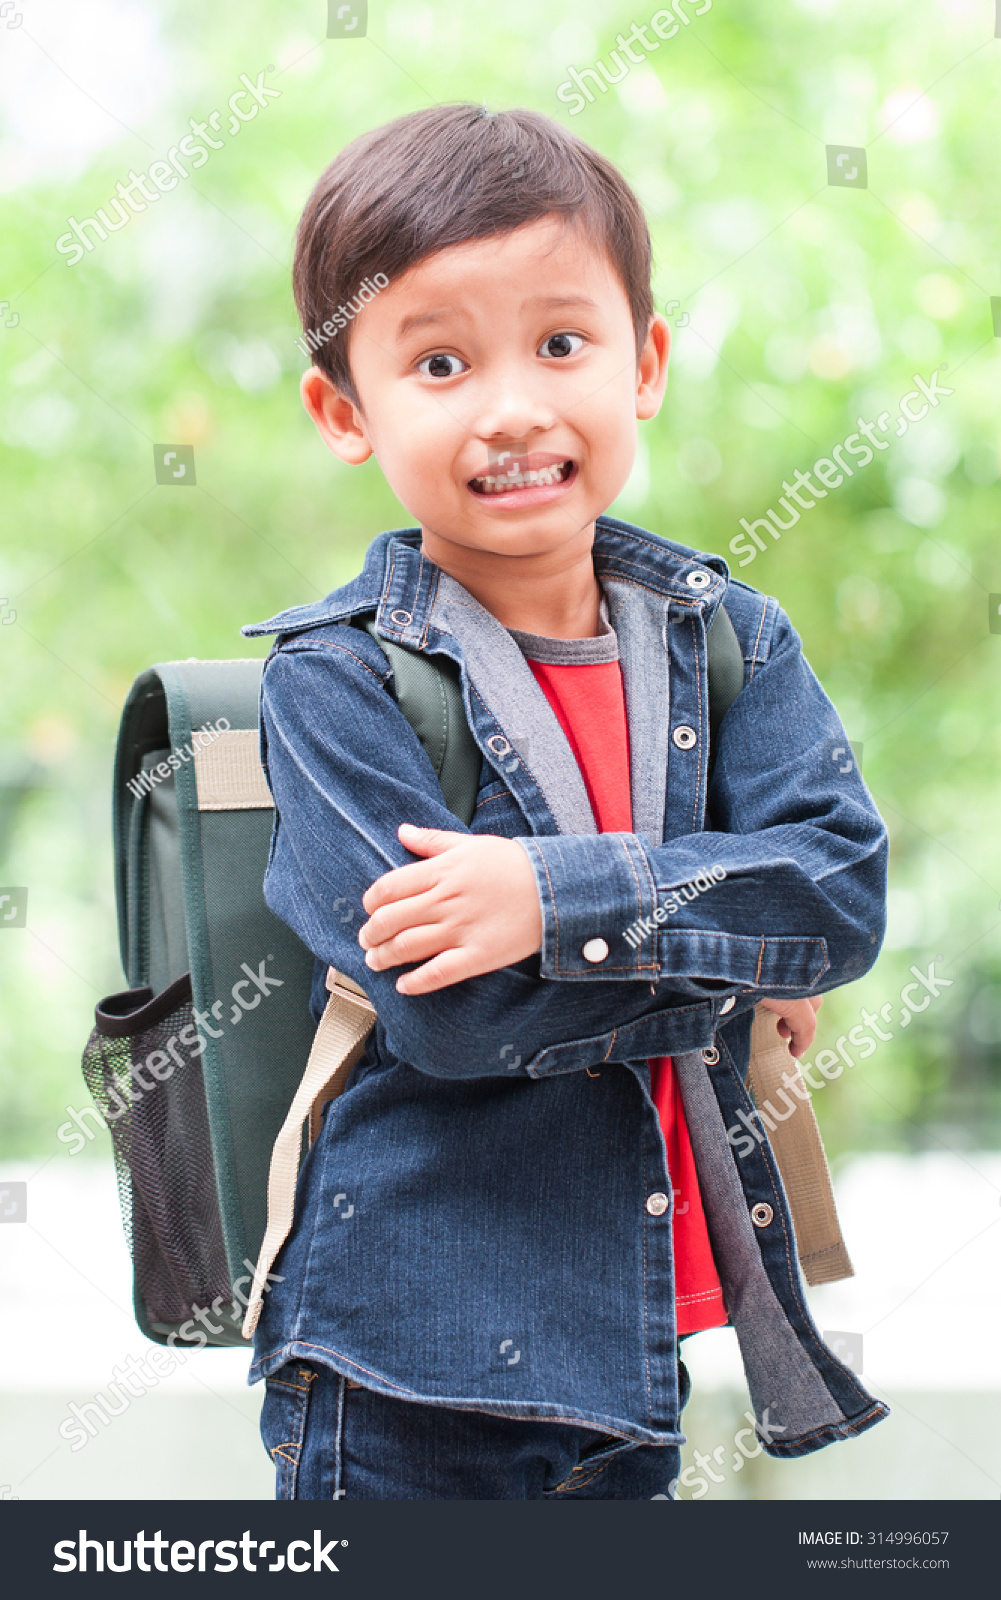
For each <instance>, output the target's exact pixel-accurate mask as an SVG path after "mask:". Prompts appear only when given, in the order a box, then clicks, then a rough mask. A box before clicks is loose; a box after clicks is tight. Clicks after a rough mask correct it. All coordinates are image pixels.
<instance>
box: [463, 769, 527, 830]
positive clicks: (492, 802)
mask: <svg viewBox="0 0 1001 1600" xmlns="http://www.w3.org/2000/svg"><path fill="white" fill-rule="evenodd" d="M469 827H470V830H471V832H473V833H497V834H500V835H501V836H502V837H503V838H505V839H518V838H524V837H525V835H526V834H528V833H531V831H532V830H531V828H530V827H529V825H528V822H527V821H526V819H525V814H524V812H523V811H521V810H520V809H519V807H518V805H517V804H516V802H515V799H514V796H513V795H512V794H511V791H510V789H509V788H508V787H507V785H506V784H505V783H502V782H501V781H500V779H499V778H492V779H491V780H490V782H489V783H485V784H482V785H481V786H480V788H479V790H478V792H477V795H476V810H475V811H474V812H473V820H472V821H471V822H470V824H469Z"/></svg>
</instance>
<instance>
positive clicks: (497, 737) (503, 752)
mask: <svg viewBox="0 0 1001 1600" xmlns="http://www.w3.org/2000/svg"><path fill="white" fill-rule="evenodd" d="M487 749H488V750H491V751H492V752H493V754H494V755H495V756H509V755H510V754H511V745H510V743H509V742H508V740H507V739H505V737H504V735H503V734H502V733H492V734H491V735H490V738H489V739H488V740H487Z"/></svg>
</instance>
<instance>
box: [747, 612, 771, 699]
mask: <svg viewBox="0 0 1001 1600" xmlns="http://www.w3.org/2000/svg"><path fill="white" fill-rule="evenodd" d="M767 615H768V596H767V595H765V603H764V605H763V606H762V607H761V621H760V622H759V623H758V636H757V638H756V639H755V641H754V649H753V650H752V651H751V676H750V677H749V678H748V680H747V681H748V683H753V682H754V669H755V667H756V666H757V665H758V645H759V644H760V643H761V630H762V629H763V628H764V626H765V618H766V617H767Z"/></svg>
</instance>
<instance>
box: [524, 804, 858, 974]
mask: <svg viewBox="0 0 1001 1600" xmlns="http://www.w3.org/2000/svg"><path fill="white" fill-rule="evenodd" d="M517 842H518V844H520V845H521V846H522V848H523V849H524V851H525V853H526V855H527V856H528V859H529V861H530V862H531V864H532V871H533V873H534V874H535V883H536V888H537V889H538V894H539V903H540V905H541V907H542V923H543V936H542V953H541V956H540V967H539V970H540V975H541V976H542V977H543V978H563V979H567V978H570V979H586V978H601V979H606V980H607V979H609V978H612V979H637V978H638V979H644V980H646V981H647V982H650V981H653V982H661V981H666V982H668V983H669V985H670V987H671V989H672V990H673V991H675V992H677V993H678V994H679V995H687V996H691V997H693V998H694V997H700V998H709V997H710V996H711V997H712V998H713V999H718V1000H723V999H724V997H725V996H726V995H727V992H728V991H729V993H730V994H734V995H735V994H737V993H740V992H743V993H745V994H746V993H749V992H752V993H754V994H756V995H760V994H773V993H775V992H777V991H779V992H781V991H782V990H800V991H803V990H809V989H812V988H814V987H815V985H816V984H818V983H819V982H820V980H821V978H823V977H824V975H825V974H826V973H827V972H828V971H829V970H830V959H829V953H828V948H827V940H826V939H824V938H822V937H809V936H807V937H797V936H795V935H787V934H777V935H767V934H759V933H743V932H742V933H736V932H731V931H729V930H728V929H727V928H726V927H723V928H720V927H718V926H717V927H715V928H712V927H706V926H704V924H703V925H700V920H697V919H700V913H699V912H698V911H696V910H694V909H689V908H688V907H685V906H682V907H681V908H680V912H679V905H678V904H677V897H676V896H675V895H673V894H672V891H671V890H670V889H669V888H666V887H663V886H662V887H661V889H660V891H659V892H658V886H657V884H656V882H655V880H654V877H653V871H652V867H651V862H650V857H649V855H648V853H647V851H646V848H645V846H644V842H643V840H642V839H640V838H638V837H637V836H636V834H632V833H603V834H599V835H598V836H597V837H595V836H593V835H591V834H559V835H557V836H555V837H554V836H552V835H543V836H542V837H539V836H536V837H534V838H520V839H518V841H517ZM717 893H718V894H719V895H721V896H722V895H723V894H724V890H723V889H722V888H721V889H719V890H718V891H717ZM669 919H676V920H669ZM686 922H687V924H688V925H687V926H686V925H685V924H686Z"/></svg>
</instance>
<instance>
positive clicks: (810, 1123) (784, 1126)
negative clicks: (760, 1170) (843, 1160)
mask: <svg viewBox="0 0 1001 1600" xmlns="http://www.w3.org/2000/svg"><path fill="white" fill-rule="evenodd" d="M783 1073H784V1074H786V1083H785V1084H783V1081H782V1077H783ZM747 1082H748V1087H749V1088H750V1090H751V1093H752V1094H753V1095H754V1102H755V1105H756V1106H757V1107H758V1108H759V1110H762V1111H763V1114H764V1116H766V1117H767V1118H768V1122H766V1123H765V1127H766V1128H767V1129H768V1142H769V1144H770V1145H771V1148H772V1152H773V1154H774V1156H775V1160H776V1161H777V1162H778V1167H779V1171H780V1172H781V1174H782V1182H783V1185H784V1187H785V1191H786V1198H787V1200H788V1201H789V1210H790V1212H791V1213H792V1221H793V1227H794V1228H795V1230H796V1249H797V1253H798V1255H799V1260H800V1265H801V1267H802V1268H803V1276H804V1278H805V1279H806V1281H807V1283H809V1284H818V1283H836V1282H837V1281H838V1279H839V1278H853V1277H854V1276H855V1268H854V1267H853V1266H852V1264H851V1260H850V1259H849V1255H848V1251H847V1249H846V1247H845V1241H844V1239H843V1238H842V1237H841V1225H840V1223H839V1222H838V1213H837V1208H836V1207H835V1204H834V1191H833V1189H832V1188H831V1174H830V1171H829V1169H828V1166H827V1157H826V1155H825V1154H824V1146H823V1142H822V1140H821V1137H820V1129H819V1128H818V1127H817V1119H816V1116H815V1115H814V1111H813V1106H812V1104H811V1103H810V1099H809V1091H808V1090H807V1088H806V1085H805V1084H804V1083H803V1079H802V1076H801V1074H800V1070H799V1064H798V1062H797V1060H796V1057H795V1056H791V1055H790V1054H789V1048H788V1046H787V1044H786V1041H785V1040H784V1039H782V1038H781V1037H780V1036H779V1033H778V1018H777V1017H776V1015H775V1013H774V1012H773V1011H768V1010H766V1009H765V1007H764V1006H758V1008H757V1010H756V1011H755V1013H754V1024H753V1026H752V1029H751V1064H750V1066H749V1068H748V1072H747ZM783 1090H784V1093H783V1092H782V1091H783ZM800 1093H802V1096H803V1098H800ZM790 1100H791V1101H792V1102H793V1103H794V1105H795V1110H794V1111H793V1112H792V1113H791V1114H790V1113H789V1105H788V1102H789V1101H790ZM766 1101H769V1102H770V1105H766V1103H765V1102H766ZM773 1107H774V1108H777V1109H776V1110H774V1111H773V1110H772V1108H773ZM783 1116H784V1117H785V1119H786V1120H785V1121H779V1118H780V1117H783ZM769 1123H774V1124H775V1126H774V1128H771V1127H769Z"/></svg>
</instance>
